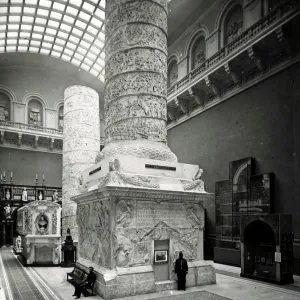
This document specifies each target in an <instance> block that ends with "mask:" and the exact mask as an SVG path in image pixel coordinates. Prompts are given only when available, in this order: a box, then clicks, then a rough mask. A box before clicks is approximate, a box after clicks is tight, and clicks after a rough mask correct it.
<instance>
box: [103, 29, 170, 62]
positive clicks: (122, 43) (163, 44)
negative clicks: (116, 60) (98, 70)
mask: <svg viewBox="0 0 300 300" xmlns="http://www.w3.org/2000/svg"><path fill="white" fill-rule="evenodd" d="M137 46H138V47H142V48H145V47H147V48H153V49H159V50H161V51H163V52H164V53H165V54H166V55H168V48H167V37H166V35H165V34H164V32H163V31H162V30H161V29H159V28H157V27H154V26H152V25H147V24H144V25H141V24H129V25H125V26H123V27H122V28H119V29H118V30H117V31H116V32H115V33H114V34H113V35H112V36H111V38H110V40H109V41H108V42H107V44H106V53H107V54H106V56H105V59H106V61H108V60H109V59H110V57H111V56H113V55H114V54H115V53H116V52H120V51H123V50H128V49H130V48H133V47H135V48H136V47H137Z"/></svg>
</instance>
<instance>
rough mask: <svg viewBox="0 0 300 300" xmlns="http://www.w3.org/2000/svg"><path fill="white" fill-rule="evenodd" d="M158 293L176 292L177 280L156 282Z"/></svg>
mask: <svg viewBox="0 0 300 300" xmlns="http://www.w3.org/2000/svg"><path fill="white" fill-rule="evenodd" d="M155 288H156V292H162V291H168V290H176V288H177V282H176V281H175V280H164V281H156V282H155Z"/></svg>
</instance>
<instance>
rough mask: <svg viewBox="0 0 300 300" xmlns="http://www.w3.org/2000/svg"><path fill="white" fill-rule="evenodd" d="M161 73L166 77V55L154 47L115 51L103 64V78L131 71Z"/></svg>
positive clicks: (108, 78)
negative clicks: (104, 64)
mask: <svg viewBox="0 0 300 300" xmlns="http://www.w3.org/2000/svg"><path fill="white" fill-rule="evenodd" d="M137 70H138V71H143V72H145V71H153V72H158V73H162V74H163V75H164V77H165V79H167V56H166V54H165V53H163V52H161V51H160V50H156V49H142V48H140V49H139V48H134V49H131V50H128V51H122V52H118V53H116V54H115V55H114V56H112V57H111V58H110V60H109V61H108V62H107V63H106V66H105V80H106V82H108V81H109V80H110V78H111V77H112V76H115V75H118V74H122V73H125V72H132V71H137Z"/></svg>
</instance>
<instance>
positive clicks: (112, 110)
mask: <svg viewBox="0 0 300 300" xmlns="http://www.w3.org/2000/svg"><path fill="white" fill-rule="evenodd" d="M136 117H147V118H156V119H161V120H164V121H166V120H167V110H166V99H165V98H163V97H158V96H152V95H151V96H150V95H136V96H126V97H122V98H121V99H119V100H117V101H115V102H114V103H112V104H111V105H106V107H105V125H106V126H110V125H111V124H112V123H116V122H119V121H122V120H126V119H128V118H136Z"/></svg>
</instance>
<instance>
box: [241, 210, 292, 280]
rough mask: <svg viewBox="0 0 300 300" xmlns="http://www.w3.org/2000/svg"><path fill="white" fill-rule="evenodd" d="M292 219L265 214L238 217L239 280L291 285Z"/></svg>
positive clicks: (290, 217) (284, 215) (285, 216)
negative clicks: (239, 234) (239, 244)
mask: <svg viewBox="0 0 300 300" xmlns="http://www.w3.org/2000/svg"><path fill="white" fill-rule="evenodd" d="M293 240H294V235H293V232H292V216H291V215H288V214H269V215H266V216H254V215H248V216H246V215H244V216H242V217H241V276H243V277H248V278H254V279H259V280H263V281H268V282H273V283H278V284H288V283H293V282H294V280H293V272H294V260H293V259H294V257H293Z"/></svg>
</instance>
